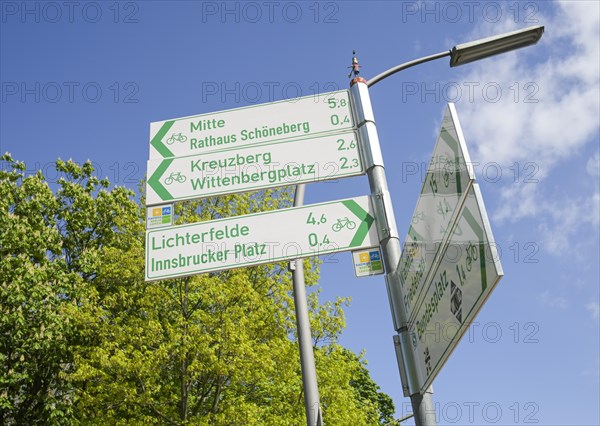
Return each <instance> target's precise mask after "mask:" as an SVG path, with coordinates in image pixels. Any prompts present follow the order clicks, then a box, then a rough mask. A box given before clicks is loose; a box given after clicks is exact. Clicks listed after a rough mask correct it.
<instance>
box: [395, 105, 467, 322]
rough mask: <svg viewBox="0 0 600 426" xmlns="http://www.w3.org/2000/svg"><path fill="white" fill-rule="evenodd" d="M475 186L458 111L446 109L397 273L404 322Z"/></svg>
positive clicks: (420, 296)
mask: <svg viewBox="0 0 600 426" xmlns="http://www.w3.org/2000/svg"><path fill="white" fill-rule="evenodd" d="M474 181H475V174H474V172H473V168H472V167H471V159H470V156H469V151H468V149H467V145H466V143H465V139H464V136H463V133H462V129H461V127H460V122H459V121H458V116H457V114H456V110H455V108H454V105H453V104H448V107H447V108H446V111H445V113H444V117H443V119H442V125H441V129H440V133H439V136H438V138H437V141H436V144H435V148H434V150H433V155H432V158H431V161H430V163H429V167H428V169H427V174H426V175H425V180H424V182H423V187H422V189H421V194H420V195H419V199H418V201H417V205H416V207H415V210H414V213H413V216H412V219H411V224H410V226H409V229H408V235H407V236H406V239H405V241H404V246H403V250H402V255H401V257H400V262H399V263H398V268H397V269H396V274H397V275H399V279H400V285H401V290H402V301H403V302H404V309H405V310H406V312H407V317H408V318H412V317H413V311H414V307H416V306H418V305H419V304H420V303H422V301H423V298H424V292H425V290H426V288H427V285H426V284H427V282H428V280H429V281H430V280H431V278H432V277H431V275H432V274H433V269H434V265H435V263H436V262H437V261H439V259H440V256H441V253H442V251H443V250H444V245H446V244H447V243H448V240H449V238H450V228H451V227H452V226H453V225H454V224H455V222H456V221H457V220H458V213H459V211H460V208H461V206H462V204H463V203H464V202H465V199H466V195H467V193H468V191H469V189H470V187H471V185H472V184H473V182H474Z"/></svg>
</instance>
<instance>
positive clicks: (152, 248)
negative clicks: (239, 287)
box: [146, 196, 379, 281]
mask: <svg viewBox="0 0 600 426" xmlns="http://www.w3.org/2000/svg"><path fill="white" fill-rule="evenodd" d="M374 220H375V219H374V212H373V208H372V206H371V202H370V197H369V196H363V197H356V198H351V199H346V200H338V201H331V202H327V203H320V204H312V205H308V206H302V207H293V208H289V209H282V210H273V211H268V212H262V213H256V214H250V215H244V216H237V217H232V218H226V219H219V220H213V221H208V222H199V223H192V224H187V225H179V226H173V227H168V228H159V229H152V230H148V231H147V232H146V281H152V280H159V279H168V278H175V277H182V276H188V275H195V274H199V273H205V272H211V271H222V270H227V269H232V268H239V267H248V266H253V265H259V264H263V263H271V262H277V261H284V260H290V259H297V258H302V257H309V256H317V255H323V254H327V253H337V252H341V251H347V250H358V249H362V248H367V247H373V246H377V245H378V243H379V240H378V237H377V230H376V227H375V226H373V222H374Z"/></svg>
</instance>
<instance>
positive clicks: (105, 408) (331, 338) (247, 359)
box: [0, 155, 393, 425]
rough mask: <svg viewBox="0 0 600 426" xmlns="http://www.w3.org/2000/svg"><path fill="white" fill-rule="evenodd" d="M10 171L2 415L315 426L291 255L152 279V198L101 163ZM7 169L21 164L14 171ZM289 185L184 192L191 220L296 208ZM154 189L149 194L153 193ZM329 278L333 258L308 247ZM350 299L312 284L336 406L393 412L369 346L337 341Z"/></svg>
mask: <svg viewBox="0 0 600 426" xmlns="http://www.w3.org/2000/svg"><path fill="white" fill-rule="evenodd" d="M2 159H3V161H4V163H5V164H6V165H7V166H8V167H6V168H3V170H0V229H1V230H2V232H1V233H0V369H1V370H0V422H2V423H5V424H21V423H23V424H93V425H102V424H106V425H108V424H110V425H113V424H127V425H130V424H133V425H135V424H140V425H141V424H173V425H185V424H194V425H296V424H303V423H304V422H305V420H304V403H303V395H302V380H301V372H300V365H299V357H298V349H297V345H296V332H295V317H294V306H293V298H292V294H291V277H290V275H291V274H289V273H288V271H287V265H286V264H285V263H274V264H268V265H261V266H255V267H252V268H243V269H233V270H229V271H224V272H218V273H209V274H202V275H196V276H192V277H185V278H178V279H173V280H163V281H156V282H145V281H144V214H145V211H144V208H143V207H142V206H143V202H142V203H139V204H138V203H137V202H136V201H135V199H134V193H133V192H132V191H130V190H128V189H126V188H121V187H112V188H111V187H110V185H109V183H108V182H107V181H105V180H99V179H98V178H96V177H95V176H94V175H93V168H92V166H91V163H89V162H88V163H85V164H83V165H82V166H78V165H77V164H75V163H74V162H72V161H67V162H64V161H61V160H59V161H57V163H56V167H57V170H58V171H59V172H60V174H61V178H60V179H59V180H58V182H57V184H56V185H55V187H54V189H53V188H51V186H50V185H49V184H48V182H46V181H45V179H44V176H43V175H42V174H41V173H39V172H38V173H37V174H35V175H32V176H25V173H24V171H25V167H24V165H23V164H21V163H19V162H16V161H14V160H13V159H12V158H11V157H10V156H9V155H5V156H4V157H3V158H2ZM4 169H6V170H4ZM291 196H292V192H291V190H290V189H289V188H284V189H281V190H269V191H262V192H259V193H250V194H241V195H231V196H223V197H218V198H210V199H204V200H200V201H194V202H186V203H180V204H177V205H176V216H177V217H178V221H179V222H180V223H190V222H196V221H205V220H211V219H216V218H220V217H228V216H234V215H240V214H247V213H251V212H255V211H263V210H268V209H277V208H282V207H288V206H290V203H291ZM142 201H143V200H142ZM305 271H306V282H307V285H308V286H314V285H316V283H317V280H318V276H319V267H318V262H317V261H316V260H315V259H307V260H305ZM348 303H349V300H346V299H343V298H339V299H337V300H335V301H333V302H327V303H320V302H319V300H318V291H312V292H310V295H309V308H310V316H311V327H312V331H313V337H314V342H313V343H314V349H315V358H316V363H317V374H318V379H319V390H320V393H321V401H322V405H323V409H324V419H325V421H326V422H327V424H330V425H348V424H352V425H379V424H392V423H391V416H392V414H393V404H392V403H391V399H389V397H388V396H387V395H384V394H382V393H381V392H379V389H378V387H377V385H376V384H375V383H374V382H373V381H372V380H371V378H370V377H369V375H368V371H367V370H366V368H365V363H364V361H363V359H362V356H357V355H355V354H353V353H352V352H350V351H348V350H347V349H344V348H343V347H341V346H340V345H339V344H338V343H337V339H338V337H339V335H340V333H341V332H342V330H343V328H344V326H345V320H344V313H343V307H344V306H346V305H347V304H348Z"/></svg>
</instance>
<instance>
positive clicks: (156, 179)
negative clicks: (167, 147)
mask: <svg viewBox="0 0 600 426" xmlns="http://www.w3.org/2000/svg"><path fill="white" fill-rule="evenodd" d="M173 160H174V158H170V159H168V160H163V161H161V163H160V165H159V166H158V167H157V168H156V170H155V171H154V173H152V176H150V179H148V185H149V186H150V188H152V189H153V190H154V192H156V194H157V195H158V196H159V197H160V198H161V199H162V200H163V201H170V200H172V199H173V196H172V195H171V193H170V192H169V191H167V188H165V187H164V186H163V184H162V183H160V178H161V177H162V175H163V173H164V172H166V171H167V169H168V168H169V166H170V165H171V163H172V162H173Z"/></svg>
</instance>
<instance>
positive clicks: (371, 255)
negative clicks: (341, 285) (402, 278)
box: [352, 247, 383, 277]
mask: <svg viewBox="0 0 600 426" xmlns="http://www.w3.org/2000/svg"><path fill="white" fill-rule="evenodd" d="M352 260H353V262H354V274H355V275H356V276H357V277H368V276H371V275H380V274H383V262H382V261H381V251H380V249H379V247H372V248H368V249H363V250H356V251H353V252H352Z"/></svg>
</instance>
